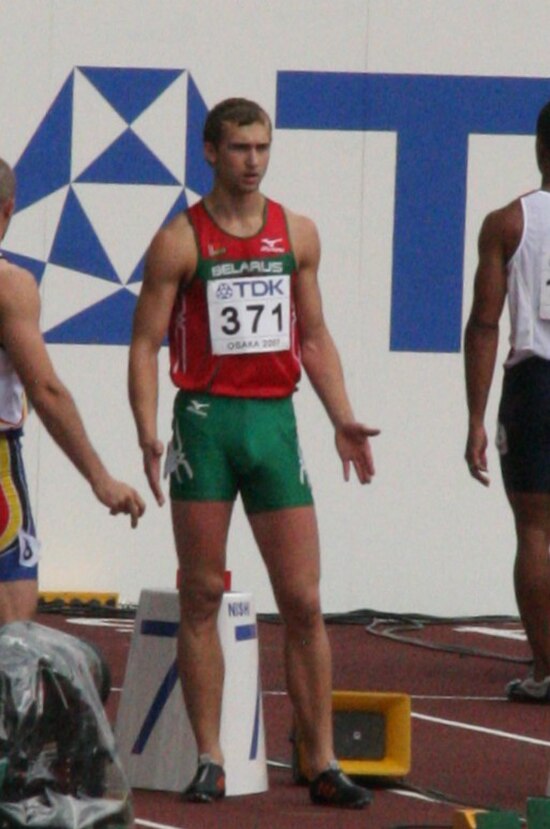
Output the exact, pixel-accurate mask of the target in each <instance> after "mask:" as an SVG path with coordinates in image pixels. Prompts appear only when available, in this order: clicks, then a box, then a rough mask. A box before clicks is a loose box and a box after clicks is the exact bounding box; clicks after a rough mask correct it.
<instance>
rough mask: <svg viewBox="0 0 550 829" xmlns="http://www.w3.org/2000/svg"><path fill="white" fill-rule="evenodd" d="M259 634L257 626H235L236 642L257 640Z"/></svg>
mask: <svg viewBox="0 0 550 829" xmlns="http://www.w3.org/2000/svg"><path fill="white" fill-rule="evenodd" d="M257 638H258V633H257V630H256V625H236V626H235V640H236V641H237V642H245V641H246V640H247V639H257Z"/></svg>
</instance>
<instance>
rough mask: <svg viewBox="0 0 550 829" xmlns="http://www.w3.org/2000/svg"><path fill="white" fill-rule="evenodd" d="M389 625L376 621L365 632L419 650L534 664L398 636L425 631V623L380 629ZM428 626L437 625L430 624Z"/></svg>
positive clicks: (492, 653)
mask: <svg viewBox="0 0 550 829" xmlns="http://www.w3.org/2000/svg"><path fill="white" fill-rule="evenodd" d="M483 622H484V623H485V624H487V623H488V622H487V620H486V619H483ZM388 624H390V623H389V622H387V621H384V620H382V619H374V620H373V622H371V624H370V625H368V626H367V627H366V628H365V630H366V631H367V633H370V634H372V635H373V636H382V637H384V638H386V639H391V640H393V641H394V642H399V643H400V644H405V645H415V646H416V647H419V648H428V649H429V650H436V651H443V652H445V653H455V654H458V655H459V656H476V657H479V658H482V659H499V660H501V661H504V662H519V663H521V664H529V663H530V662H532V659H531V658H529V657H520V656H509V655H508V654H504V653H496V652H495V651H488V650H483V649H481V648H472V647H466V646H464V645H445V644H438V643H435V642H425V641H424V640H422V639H416V638H413V637H410V636H400V635H399V634H398V631H401V632H403V631H410V630H413V631H419V630H423V629H424V628H425V627H426V623H425V622H418V621H415V620H412V619H410V620H407V621H406V622H404V623H401V622H400V623H398V624H394V625H392V626H391V627H389V628H387V629H380V628H381V626H382V625H388ZM428 624H437V623H434V622H429V623H428ZM452 624H453V625H454V624H481V621H480V620H479V619H478V620H477V621H473V620H470V621H469V622H462V621H460V622H456V621H453V622H452Z"/></svg>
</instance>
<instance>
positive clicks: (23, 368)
mask: <svg viewBox="0 0 550 829" xmlns="http://www.w3.org/2000/svg"><path fill="white" fill-rule="evenodd" d="M14 209H15V176H14V173H13V170H12V169H11V168H10V166H9V165H8V164H6V162H5V161H3V160H2V159H0V240H1V239H3V238H4V236H5V234H6V231H7V229H8V225H9V223H10V220H11V217H12V215H13V212H14ZM39 317H40V298H39V293H38V287H37V285H36V282H35V279H34V277H33V276H32V274H30V273H29V272H28V271H26V270H24V269H23V268H20V267H18V266H16V265H15V264H13V263H12V262H10V261H9V260H8V259H7V258H5V257H4V256H3V255H2V254H1V253H0V624H6V623H7V622H15V621H26V620H29V619H31V618H32V616H33V615H34V612H35V610H36V604H37V578H38V559H39V543H38V541H37V538H36V532H35V528H34V523H33V519H32V513H31V509H30V503H29V497H28V491H27V485H26V481H25V472H24V467H23V460H22V456H21V440H20V439H21V434H22V426H23V422H24V420H25V415H26V399H27V397H28V399H29V400H30V403H31V404H32V406H33V408H34V409H35V411H36V413H37V414H38V417H39V418H40V419H41V421H42V423H43V424H44V426H45V427H46V429H47V430H48V432H49V433H50V435H51V436H52V438H53V439H54V440H55V442H56V443H57V444H58V446H59V447H60V448H61V449H62V450H63V452H64V453H65V454H66V455H67V457H68V458H69V459H70V460H71V461H72V462H73V463H74V465H75V466H76V468H77V469H78V471H79V472H80V473H81V474H82V475H83V476H84V477H85V478H86V480H87V481H88V483H89V484H90V486H91V487H92V491H93V493H94V495H95V496H96V498H97V499H98V500H99V501H100V502H101V503H102V504H104V505H105V506H106V507H108V508H109V510H110V512H111V514H112V515H116V514H117V513H121V512H122V513H127V514H129V515H130V516H131V520H132V526H134V527H135V526H136V525H137V522H138V519H139V517H140V516H141V515H142V514H143V511H144V509H145V505H144V503H143V501H142V499H141V497H140V495H139V494H138V493H137V492H136V491H135V490H134V489H133V488H132V487H130V486H128V485H127V484H125V483H122V482H120V481H116V480H115V479H114V478H112V477H111V475H110V474H109V472H108V471H107V469H106V468H105V467H104V465H103V463H102V461H101V460H100V458H99V457H98V455H97V454H96V451H95V449H94V448H93V446H92V445H91V443H90V441H89V439H88V436H87V434H86V432H85V429H84V425H83V423H82V420H81V418H80V415H79V413H78V410H77V408H76V405H75V402H74V400H73V398H72V396H71V394H70V393H69V391H68V389H67V388H66V387H65V386H64V385H63V383H62V382H61V380H60V379H59V378H58V376H57V375H56V373H55V370H54V368H53V366H52V364H51V361H50V358H49V356H48V352H47V350H46V346H45V344H44V339H43V337H42V334H41V333H40V328H39Z"/></svg>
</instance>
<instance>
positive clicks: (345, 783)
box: [309, 763, 372, 809]
mask: <svg viewBox="0 0 550 829" xmlns="http://www.w3.org/2000/svg"><path fill="white" fill-rule="evenodd" d="M309 796H310V797H311V800H312V802H313V803H317V804H318V805H320V806H341V807H343V808H345V809H363V808H364V807H365V806H367V804H369V803H370V802H371V800H372V794H371V792H369V790H368V789H364V788H363V787H362V786H357V785H356V784H355V783H352V781H351V780H350V779H349V777H347V775H345V774H344V772H343V771H342V769H341V768H340V767H339V766H338V764H337V763H331V764H330V766H329V767H328V769H326V770H325V771H323V772H321V774H319V775H318V776H317V777H315V778H314V779H313V780H312V781H311V783H310V784H309Z"/></svg>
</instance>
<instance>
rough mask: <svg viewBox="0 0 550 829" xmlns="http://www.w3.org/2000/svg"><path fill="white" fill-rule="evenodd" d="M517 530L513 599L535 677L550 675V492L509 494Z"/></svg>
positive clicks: (539, 678)
mask: <svg viewBox="0 0 550 829" xmlns="http://www.w3.org/2000/svg"><path fill="white" fill-rule="evenodd" d="M508 498H509V501H510V504H511V506H512V510H513V512H514V518H515V522H516V533H517V543H518V547H517V554H516V561H515V565H514V585H515V590H516V601H517V603H518V608H519V613H520V616H521V620H522V622H523V626H524V628H525V633H526V635H527V639H528V641H529V645H530V646H531V650H532V651H533V658H534V678H535V679H536V680H537V681H540V680H541V679H544V677H546V676H550V551H549V546H550V495H545V494H531V493H512V494H508Z"/></svg>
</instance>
